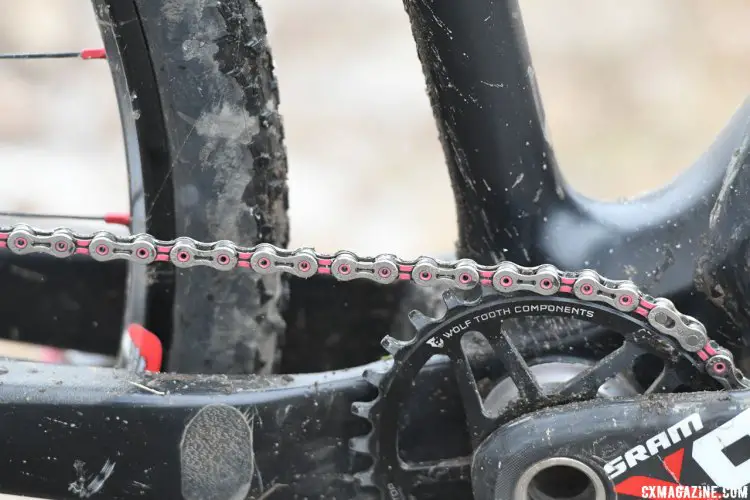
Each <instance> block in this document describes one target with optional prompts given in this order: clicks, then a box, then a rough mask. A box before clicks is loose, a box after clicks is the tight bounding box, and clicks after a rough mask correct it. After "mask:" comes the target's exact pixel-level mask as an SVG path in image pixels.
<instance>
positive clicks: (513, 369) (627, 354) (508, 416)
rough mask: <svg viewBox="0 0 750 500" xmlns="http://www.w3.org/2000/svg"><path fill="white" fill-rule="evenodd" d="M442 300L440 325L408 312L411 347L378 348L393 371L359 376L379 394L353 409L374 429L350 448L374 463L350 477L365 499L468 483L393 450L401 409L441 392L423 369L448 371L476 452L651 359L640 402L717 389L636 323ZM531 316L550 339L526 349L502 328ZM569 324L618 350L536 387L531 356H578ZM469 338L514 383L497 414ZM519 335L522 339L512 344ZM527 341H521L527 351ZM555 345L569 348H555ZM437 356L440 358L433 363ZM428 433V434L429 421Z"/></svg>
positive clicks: (583, 305) (578, 307) (584, 308)
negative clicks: (515, 425) (425, 381)
mask: <svg viewBox="0 0 750 500" xmlns="http://www.w3.org/2000/svg"><path fill="white" fill-rule="evenodd" d="M443 301H444V303H445V305H446V307H447V311H446V313H445V314H444V315H443V316H442V317H441V318H430V317H427V316H425V315H423V314H422V313H420V312H419V311H412V312H411V313H410V320H411V323H412V324H413V325H414V327H415V329H416V335H415V336H414V337H413V338H412V339H411V340H408V341H402V340H397V339H395V338H393V337H390V336H387V337H385V338H384V339H383V341H382V345H383V347H384V348H385V349H386V350H387V351H388V352H389V353H390V354H391V355H392V356H393V364H392V366H391V368H390V369H389V370H388V371H387V372H385V373H379V372H375V371H366V372H365V373H364V378H365V379H366V380H367V381H368V382H369V383H371V384H372V385H374V386H376V387H377V388H378V396H377V397H376V398H375V399H374V400H373V401H369V402H356V403H354V404H353V405H352V412H353V413H354V414H355V415H358V416H360V417H362V418H365V419H367V420H368V421H369V422H370V423H371V424H372V430H371V431H370V433H369V434H367V435H366V436H361V437H356V438H353V439H352V440H351V441H350V447H351V449H352V450H354V451H355V452H358V453H361V454H366V455H370V456H371V457H372V460H373V465H372V467H371V468H370V469H369V470H366V471H363V472H360V473H358V474H357V475H356V480H357V482H358V484H359V486H360V487H361V491H363V492H366V491H373V492H374V491H375V489H377V490H379V491H380V495H381V498H383V499H388V500H406V499H409V498H415V497H414V496H413V495H414V492H415V490H417V489H418V488H421V487H423V486H425V485H426V486H429V485H446V484H448V483H456V482H467V481H469V480H470V474H471V470H470V469H471V457H470V456H465V457H458V458H454V459H441V460H436V461H423V462H407V461H405V460H404V459H403V458H402V456H401V452H400V446H399V441H400V440H401V441H403V437H399V435H400V433H401V432H402V425H401V424H400V415H401V414H402V413H403V412H404V411H405V405H406V404H407V403H408V402H409V401H410V399H412V398H414V397H415V396H417V395H418V394H420V393H421V394H422V395H424V394H425V393H430V394H436V393H438V392H440V388H439V387H431V386H430V387H426V386H422V385H420V383H419V380H417V375H418V374H420V372H421V371H422V369H423V368H430V369H432V368H435V369H438V370H440V369H441V367H442V369H443V372H442V373H444V375H443V376H442V377H433V378H432V379H431V380H442V381H447V380H448V377H447V376H445V374H449V373H450V372H452V375H453V377H455V381H456V383H457V389H458V394H460V397H461V403H462V405H463V411H464V413H465V415H466V424H467V427H468V435H469V440H470V443H471V447H472V448H474V449H476V447H477V446H478V445H479V444H480V443H481V442H482V441H483V440H484V439H485V438H486V437H487V436H488V435H489V434H490V433H491V432H492V431H494V430H495V429H497V428H498V427H499V426H501V425H503V424H505V423H507V422H509V421H510V420H512V419H514V418H517V417H519V416H522V415H525V414H528V413H529V412H533V411H536V410H539V409H541V408H545V407H549V406H553V405H560V404H566V403H572V402H576V401H582V400H588V399H593V398H595V397H597V396H598V395H599V396H601V395H602V392H601V390H602V388H603V386H604V385H605V384H606V383H611V382H612V380H613V379H615V378H616V377H619V376H621V375H622V374H623V373H631V372H632V371H633V370H634V367H635V366H636V363H637V362H639V360H643V359H648V361H647V363H646V364H651V365H653V364H654V360H655V361H656V362H657V363H659V360H660V363H659V366H658V367H657V369H656V371H655V373H653V376H652V377H651V378H650V379H649V380H648V381H647V382H646V383H645V385H642V386H640V390H639V391H637V393H636V394H638V393H640V394H650V393H660V392H662V393H663V392H675V391H676V390H684V388H689V389H694V388H709V387H710V388H717V387H718V384H716V381H715V380H713V379H711V378H710V377H708V376H707V375H706V374H705V370H704V369H703V368H702V365H701V363H700V360H699V359H697V358H696V357H695V355H694V354H693V353H690V352H687V351H685V350H684V349H682V348H681V347H680V345H679V344H678V343H677V342H675V341H674V339H671V338H668V337H666V336H664V335H661V334H660V333H659V332H658V331H657V330H655V329H654V328H653V327H651V326H650V325H649V323H648V321H646V320H645V318H643V317H642V316H641V315H638V314H634V313H627V312H623V311H618V310H616V309H613V308H610V307H606V306H604V305H601V304H596V303H591V302H584V301H582V300H579V299H577V298H576V297H571V296H565V297H560V296H540V295H537V294H533V293H525V292H518V293H515V294H512V295H508V294H504V295H497V294H491V295H485V296H484V297H480V298H478V299H475V300H472V301H466V300H463V299H460V298H459V297H458V296H457V295H456V294H455V293H454V292H453V291H447V292H445V293H444V295H443ZM534 316H536V317H537V318H538V319H540V320H542V321H540V322H539V323H538V325H545V324H546V325H547V328H548V331H546V332H542V335H543V336H544V337H545V338H546V339H547V340H546V341H541V342H539V341H533V342H528V334H529V333H530V332H523V331H521V332H514V335H510V334H509V333H508V332H507V331H506V329H505V328H501V326H502V324H503V322H504V321H506V320H510V319H513V320H515V319H516V318H523V319H520V321H528V320H531V319H533V318H532V317H534ZM552 317H557V319H555V318H552ZM566 319H567V320H568V321H569V324H570V325H576V324H577V325H579V326H580V325H581V324H583V323H584V322H586V324H587V325H589V326H594V327H595V329H598V332H599V334H603V335H605V336H608V338H610V339H615V341H616V343H614V344H613V348H612V349H609V352H607V353H604V354H602V355H601V356H603V357H600V358H597V359H598V361H596V360H595V361H594V362H592V363H591V364H590V366H588V367H587V368H585V369H583V370H581V371H580V372H579V373H577V374H575V375H573V376H572V378H569V380H567V381H563V382H564V383H560V384H556V385H555V387H549V386H547V387H542V386H541V385H540V383H538V381H537V379H536V377H535V376H534V374H533V373H534V371H533V370H530V368H529V365H528V364H527V360H526V358H527V357H528V355H529V353H530V351H531V350H532V349H531V348H532V347H533V348H534V349H533V350H535V351H536V353H537V354H539V351H540V349H541V351H542V354H544V353H545V352H547V353H550V352H557V353H560V352H570V351H571V350H572V349H574V347H572V344H570V342H569V341H570V340H571V338H566V334H565V331H564V329H563V328H561V327H560V325H561V323H560V322H559V321H557V320H563V323H564V322H565V321H566ZM570 320H573V321H570ZM576 320H577V321H576ZM581 320H582V321H581ZM545 322H546V323H545ZM528 324H531V323H527V325H528ZM538 325H537V326H538ZM573 328H576V327H575V326H574V327H573ZM552 330H554V331H552ZM469 332H473V333H474V334H477V333H478V334H480V335H481V336H483V337H484V339H486V341H487V342H488V343H489V346H491V352H492V356H491V358H492V362H494V363H495V364H497V365H499V366H501V369H502V370H503V372H504V374H505V382H506V383H505V386H507V385H508V384H507V382H508V381H509V380H510V381H512V384H511V386H512V385H515V389H516V390H515V394H516V397H515V398H514V401H512V402H511V403H509V404H506V405H505V406H504V407H502V408H489V407H488V405H487V403H488V399H485V398H484V397H483V395H482V391H480V386H479V385H478V383H477V378H478V377H477V376H476V373H477V370H476V368H475V366H474V365H476V363H474V362H472V358H471V355H470V354H469V353H470V349H468V346H467V344H466V342H465V341H464V343H462V339H463V338H464V337H465V336H466V334H467V333H469ZM519 333H520V334H521V335H517V334H519ZM524 339H526V340H527V341H526V342H524ZM578 341H579V343H580V342H582V343H583V344H584V345H585V344H591V343H592V342H590V339H588V338H583V339H582V338H581V337H579V338H578ZM566 343H567V344H566ZM561 345H569V347H566V348H564V349H560V346H561ZM617 345H619V347H617ZM436 355H437V356H438V357H434V356H436ZM485 361H486V360H485ZM641 364H643V363H641ZM651 368H654V367H653V366H651ZM652 371H653V370H652ZM429 391H432V392H429ZM605 397H606V396H605ZM506 399H507V398H506ZM506 403H508V402H507V401H506ZM424 425H430V422H426V423H425V424H424ZM434 439H436V440H442V439H444V436H434Z"/></svg>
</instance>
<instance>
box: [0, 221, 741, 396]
mask: <svg viewBox="0 0 750 500" xmlns="http://www.w3.org/2000/svg"><path fill="white" fill-rule="evenodd" d="M0 248H7V249H9V250H10V251H11V252H13V253H15V254H18V255H26V254H32V253H43V254H47V255H52V256H54V257H57V258H67V257H71V256H73V255H85V256H89V257H91V258H92V259H94V260H97V261H100V262H106V261H111V260H128V261H131V262H136V263H140V264H151V263H153V262H167V263H171V264H173V265H174V266H176V267H178V268H183V269H185V268H191V267H197V266H206V267H212V268H214V269H216V270H219V271H231V270H233V269H236V268H244V269H248V270H250V271H253V272H256V273H258V274H277V273H286V274H291V275H293V276H296V277H298V278H310V277H312V276H315V275H330V276H332V277H333V278H335V279H336V280H338V281H351V280H354V279H367V280H370V281H374V282H376V283H379V284H383V285H388V284H392V283H395V282H398V281H410V282H412V283H415V284H416V285H419V286H425V287H431V286H437V285H448V286H450V287H452V288H457V289H460V290H469V289H472V288H475V287H477V286H483V287H490V288H493V289H494V290H496V291H497V292H499V293H501V294H508V293H513V292H519V291H525V292H532V293H536V294H538V295H563V296H570V295H573V296H575V297H576V298H578V299H579V300H581V301H585V302H598V303H603V304H606V305H607V306H610V307H613V308H615V309H617V310H619V311H621V312H625V313H630V314H634V315H639V316H642V317H644V318H646V319H647V321H648V323H649V325H651V327H653V328H654V329H655V330H656V331H658V332H659V333H661V334H662V335H665V336H667V337H670V338H671V339H672V340H674V341H676V342H677V344H678V345H679V346H680V348H681V349H682V350H683V351H684V352H685V353H687V354H689V355H690V356H691V357H692V358H693V359H694V360H695V361H696V362H698V363H699V364H701V365H702V366H703V367H704V369H705V370H706V372H707V373H708V374H709V375H710V376H712V377H713V378H714V379H716V380H717V381H719V383H721V385H722V386H723V387H724V388H726V389H741V388H750V379H747V378H746V377H745V376H744V375H743V374H742V372H741V371H740V370H739V369H738V368H737V367H736V365H735V361H734V357H733V355H732V353H731V352H730V351H729V350H728V349H725V348H723V347H721V346H720V345H719V344H718V343H716V342H715V341H713V340H711V339H710V338H709V336H708V334H707V332H706V328H705V327H704V326H703V324H702V323H701V322H699V321H698V320H696V319H695V318H693V317H691V316H688V315H686V314H682V313H680V312H679V311H677V309H676V308H675V306H674V304H673V303H672V302H671V301H669V300H668V299H665V298H654V297H651V296H649V295H647V294H644V293H642V292H641V291H640V290H639V289H638V287H637V286H636V285H635V284H634V283H633V282H631V281H628V280H610V279H607V278H604V277H602V276H600V275H599V274H598V273H597V272H596V271H593V270H590V269H585V270H582V271H577V272H566V271H561V270H559V269H557V268H556V267H555V266H553V265H550V264H543V265H540V266H535V267H523V266H519V265H517V264H514V263H512V262H507V261H505V262H500V263H498V264H494V265H490V266H488V265H481V264H478V263H476V262H475V261H473V260H471V259H459V260H455V261H450V262H449V261H442V260H438V259H434V258H431V257H419V258H417V259H414V260H404V259H400V258H398V257H397V256H395V255H392V254H380V255H377V256H375V257H360V256H358V255H356V254H355V253H353V252H349V251H343V250H342V251H338V252H336V253H333V254H321V253H318V252H316V251H315V250H314V249H313V248H308V247H302V248H298V249H294V250H289V249H284V248H278V247H276V246H274V245H271V244H268V243H261V244H258V245H255V246H252V247H243V246H240V245H237V244H235V243H234V242H232V241H228V240H221V241H216V242H212V243H206V242H201V241H196V240H194V239H192V238H187V237H180V238H177V239H174V240H171V241H162V240H158V239H156V238H154V237H153V236H151V235H148V234H136V235H131V236H124V237H123V236H116V235H114V234H112V233H110V232H107V231H98V232H95V233H91V234H79V233H76V232H74V231H72V230H71V229H68V228H56V229H52V230H40V229H37V228H34V227H31V226H29V225H26V224H16V225H13V226H10V227H0Z"/></svg>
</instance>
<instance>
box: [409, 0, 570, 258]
mask: <svg viewBox="0 0 750 500" xmlns="http://www.w3.org/2000/svg"><path fill="white" fill-rule="evenodd" d="M404 5H405V7H406V11H407V13H408V14H409V18H410V21H411V25H412V32H413V35H414V39H415V41H416V44H417V51H418V54H419V58H420V60H421V62H422V67H423V71H424V74H425V78H426V80H427V89H428V94H429V97H430V101H431V104H432V108H433V112H434V113H435V119H436V121H437V125H438V129H439V132H440V138H441V142H442V144H443V148H444V152H445V156H446V159H447V163H448V169H449V172H450V176H451V181H452V184H453V190H454V193H455V197H456V204H457V212H458V223H459V239H460V242H459V248H458V253H459V255H460V256H461V257H469V258H473V259H477V260H480V261H482V262H490V261H496V260H500V259H510V260H513V261H515V262H518V263H522V264H523V263H526V264H530V263H538V262H536V261H538V260H539V259H540V258H541V252H540V250H539V248H538V245H537V235H538V232H539V224H541V221H542V218H543V214H544V213H546V212H547V211H548V210H549V209H550V208H551V206H552V205H557V204H560V203H562V201H561V198H564V196H563V192H562V182H561V179H560V177H559V174H558V172H557V166H556V161H555V156H554V153H553V151H552V147H551V145H550V144H549V141H548V138H547V136H546V135H545V123H544V112H543V109H542V104H541V99H540V97H539V92H538V88H537V85H536V80H535V77H534V69H533V67H532V65H531V58H530V56H529V50H528V45H527V42H526V35H525V32H524V28H523V21H522V19H521V12H520V8H519V6H518V2H517V1H516V0H472V1H471V2H457V1H456V0H423V1H416V0H404Z"/></svg>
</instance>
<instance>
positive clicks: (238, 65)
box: [94, 0, 289, 373]
mask: <svg viewBox="0 0 750 500" xmlns="http://www.w3.org/2000/svg"><path fill="white" fill-rule="evenodd" d="M94 5H95V8H96V10H97V15H98V18H99V20H100V26H101V27H102V33H103V34H104V38H105V42H106V39H107V33H110V34H113V35H114V38H115V39H116V41H117V42H116V44H115V45H116V49H117V50H118V58H119V60H120V63H121V66H122V67H121V68H119V67H117V68H116V67H113V72H116V71H120V70H121V71H122V72H123V73H124V75H125V78H126V79H127V84H128V88H129V92H130V94H131V95H130V99H131V100H133V102H134V104H133V106H134V107H135V108H137V109H136V110H135V111H136V113H137V117H136V125H137V126H136V129H137V135H138V137H137V143H138V145H137V147H138V148H139V149H140V159H139V161H140V164H141V165H140V169H141V170H142V174H143V194H144V196H143V199H144V200H145V203H144V205H145V230H146V231H148V232H150V233H152V234H154V235H155V236H157V237H159V238H165V239H171V238H173V237H175V236H190V237H193V238H196V239H200V240H204V241H215V240H220V239H228V240H232V241H235V242H238V243H240V244H243V245H253V244H256V243H259V242H269V243H273V244H276V245H280V246H286V245H287V243H288V236H289V230H288V228H289V224H288V219H287V208H288V191H287V185H286V175H287V165H286V152H285V148H284V144H283V137H284V133H283V127H282V122H281V118H280V116H279V113H278V105H279V97H278V88H277V84H276V80H275V77H274V74H273V63H272V59H271V54H270V51H269V47H268V43H267V40H266V29H265V23H264V20H263V16H262V13H261V9H260V7H259V5H258V4H257V3H256V2H255V1H254V0H222V1H221V2H184V1H182V0H94ZM109 46H111V44H110V45H109ZM108 51H109V48H108ZM110 62H111V61H110ZM111 63H112V62H111ZM136 101H137V105H136ZM122 109H123V106H122V104H121V110H122ZM126 141H128V137H127V135H126ZM130 142H131V143H132V138H131V140H130ZM131 173H133V170H132V169H131ZM131 184H132V181H131ZM131 191H132V186H131ZM133 204H134V205H136V200H135V197H134V202H133ZM148 286H149V288H148V298H147V305H146V309H147V310H148V313H147V314H146V321H145V322H146V326H147V327H148V328H150V329H152V330H153V331H155V333H157V334H158V335H159V336H160V337H161V338H162V339H163V341H164V343H165V344H166V347H167V349H168V354H167V356H166V361H167V365H166V369H168V370H169V371H174V372H182V373H268V372H270V371H272V370H273V369H274V367H275V366H276V365H277V363H278V359H277V358H278V353H279V345H280V341H281V340H282V334H283V332H284V330H285V323H284V320H283V318H282V315H281V309H282V307H283V304H284V302H285V300H286V295H287V291H286V284H285V282H283V281H282V279H281V278H280V277H279V276H267V277H261V276H259V275H255V274H251V273H248V272H242V270H239V269H238V270H235V271H233V272H226V273H223V272H218V271H215V270H213V269H208V268H194V269H190V270H185V271H182V270H179V271H175V270H174V269H172V268H167V267H166V266H165V267H159V268H155V270H153V271H151V272H150V275H149V285H148Z"/></svg>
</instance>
